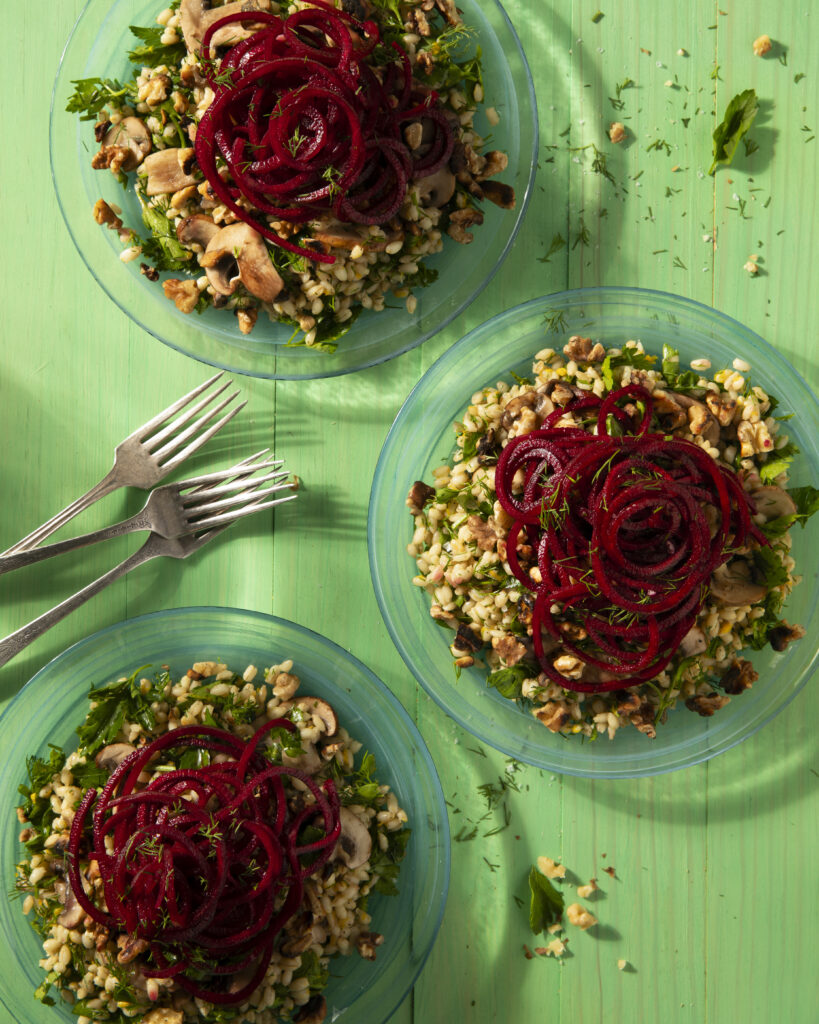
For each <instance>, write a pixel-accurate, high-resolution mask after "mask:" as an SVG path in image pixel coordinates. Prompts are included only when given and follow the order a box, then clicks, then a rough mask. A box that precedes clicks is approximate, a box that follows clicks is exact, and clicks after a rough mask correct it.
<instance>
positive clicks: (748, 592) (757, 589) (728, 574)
mask: <svg viewBox="0 0 819 1024" xmlns="http://www.w3.org/2000/svg"><path fill="white" fill-rule="evenodd" d="M711 593H712V594H713V596H714V597H716V598H717V599H718V600H720V601H722V603H723V604H727V605H737V606H738V605H743V604H755V603H756V602H757V601H761V600H762V598H763V597H764V596H765V594H766V593H767V590H766V589H765V587H763V586H761V585H760V584H759V583H754V581H753V579H752V578H751V567H750V565H749V564H748V563H747V562H746V561H744V560H743V559H741V558H734V559H732V561H730V562H726V563H725V564H724V565H721V566H719V568H718V569H715V570H714V573H713V575H712V576H711Z"/></svg>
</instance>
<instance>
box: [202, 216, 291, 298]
mask: <svg viewBox="0 0 819 1024" xmlns="http://www.w3.org/2000/svg"><path fill="white" fill-rule="evenodd" d="M201 263H202V266H203V267H204V268H205V273H206V274H207V276H208V280H209V281H210V283H211V284H212V285H213V287H214V289H215V290H216V291H217V292H219V294H220V295H232V294H233V293H234V292H235V291H236V289H237V287H238V286H239V282H240V281H241V283H242V284H243V285H244V286H245V288H246V289H247V290H248V291H249V292H250V294H251V295H255V296H256V298H257V299H261V300H262V302H272V301H273V300H274V299H275V298H276V296H277V295H278V294H279V293H280V292H281V291H282V289H283V288H284V283H283V282H282V279H281V277H279V274H278V272H277V271H276V268H275V267H274V266H273V264H272V262H271V261H270V254H269V253H268V251H267V247H266V246H265V244H264V242H263V241H262V236H261V235H260V234H259V232H258V231H254V230H253V228H252V227H250V225H249V224H244V223H242V222H238V223H236V224H229V225H228V226H227V227H225V228H220V229H219V231H217V232H216V234H215V235H213V237H212V238H211V240H210V241H209V242H208V245H207V248H206V249H205V255H204V257H203V259H202V261H201Z"/></svg>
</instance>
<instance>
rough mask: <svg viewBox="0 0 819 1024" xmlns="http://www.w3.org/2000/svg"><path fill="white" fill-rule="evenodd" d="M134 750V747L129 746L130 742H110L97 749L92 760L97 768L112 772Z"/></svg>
mask: <svg viewBox="0 0 819 1024" xmlns="http://www.w3.org/2000/svg"><path fill="white" fill-rule="evenodd" d="M135 750H136V747H133V746H131V744H130V743H110V744H109V745H108V746H107V747H103V748H102V750H100V751H99V753H98V754H97V756H96V757H95V758H94V761H95V762H96V765H97V767H98V768H103V769H105V771H107V772H112V771H113V770H114V769H115V768H117V767H118V766H119V765H121V764H122V762H123V761H124V760H125V758H126V757H128V756H129V755H130V754H133V753H134V751H135Z"/></svg>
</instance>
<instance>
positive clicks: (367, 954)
mask: <svg viewBox="0 0 819 1024" xmlns="http://www.w3.org/2000/svg"><path fill="white" fill-rule="evenodd" d="M383 941H384V936H383V935H381V934H380V933H379V932H362V933H361V934H360V935H359V936H358V938H357V939H356V942H355V948H356V949H357V950H358V952H359V955H360V956H362V957H363V958H364V959H365V960H375V950H376V947H378V946H380V945H381V944H382V943H383Z"/></svg>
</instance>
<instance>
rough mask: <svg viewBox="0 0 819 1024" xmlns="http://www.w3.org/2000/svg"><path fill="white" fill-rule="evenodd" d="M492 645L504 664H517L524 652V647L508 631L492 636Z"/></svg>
mask: <svg viewBox="0 0 819 1024" xmlns="http://www.w3.org/2000/svg"><path fill="white" fill-rule="evenodd" d="M492 646H493V647H494V649H495V650H496V651H497V652H498V654H499V655H500V656H501V658H502V659H503V663H504V665H517V663H518V662H519V661H520V660H521V658H523V656H524V655H525V654H526V647H525V646H524V645H523V644H522V643H521V642H520V641H519V640H516V639H515V638H514V637H513V636H510V635H509V634H508V633H507V634H505V635H504V636H496V637H493V638H492Z"/></svg>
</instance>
